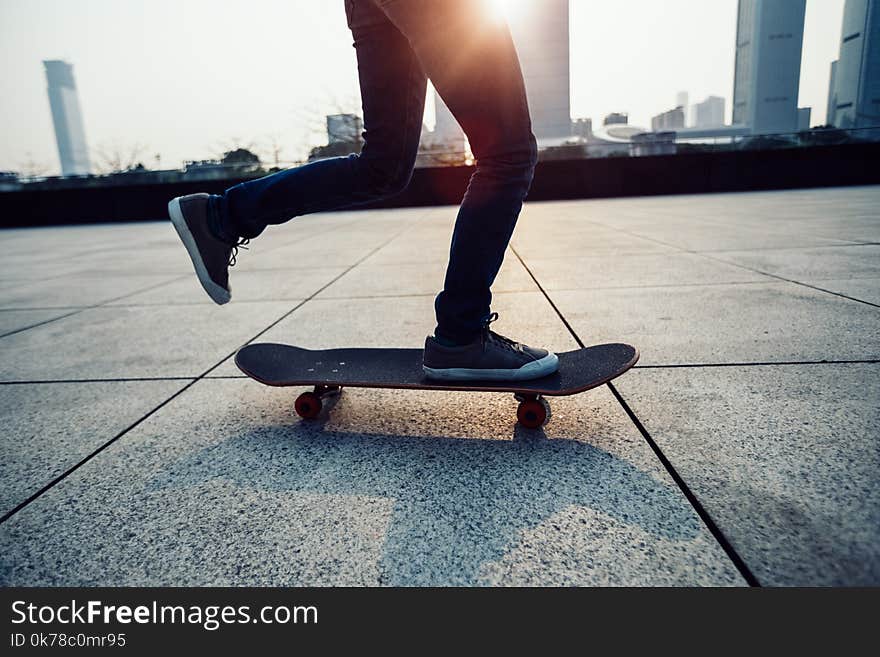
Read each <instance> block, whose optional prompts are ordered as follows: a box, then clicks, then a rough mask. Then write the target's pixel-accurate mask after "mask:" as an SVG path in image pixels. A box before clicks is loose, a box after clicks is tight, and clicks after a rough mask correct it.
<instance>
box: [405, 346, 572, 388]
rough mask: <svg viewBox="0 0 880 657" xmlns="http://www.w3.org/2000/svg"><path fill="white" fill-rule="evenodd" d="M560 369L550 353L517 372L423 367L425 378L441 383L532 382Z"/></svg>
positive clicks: (557, 359) (554, 357)
mask: <svg viewBox="0 0 880 657" xmlns="http://www.w3.org/2000/svg"><path fill="white" fill-rule="evenodd" d="M558 367H559V358H558V357H557V356H556V354H554V353H549V354H547V355H546V356H544V357H543V358H542V359H540V360H534V361H532V362H531V363H527V364H525V365H523V366H522V367H520V368H519V369H516V370H509V369H504V370H492V369H469V368H466V367H450V368H445V369H435V368H432V367H426V366H422V369H424V371H425V376H427V377H428V378H429V379H436V380H439V381H530V380H531V379H540V378H541V377H544V376H548V375H550V374H553V372H555V371H556V370H557V368H558Z"/></svg>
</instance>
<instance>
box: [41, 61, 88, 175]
mask: <svg viewBox="0 0 880 657" xmlns="http://www.w3.org/2000/svg"><path fill="white" fill-rule="evenodd" d="M43 67H44V68H45V70H46V82H47V83H48V89H47V90H48V92H49V106H50V107H51V109H52V123H53V124H54V126H55V141H56V143H57V144H58V159H59V160H61V175H63V176H81V175H85V174H88V173H89V172H90V171H91V168H92V166H91V163H90V162H89V149H88V145H87V144H86V131H85V128H84V127H83V119H82V111H81V110H80V107H79V95H78V94H77V91H76V82H75V81H74V78H73V66H72V65H70V64H68V63H67V62H64V61H59V60H49V61H44V62H43Z"/></svg>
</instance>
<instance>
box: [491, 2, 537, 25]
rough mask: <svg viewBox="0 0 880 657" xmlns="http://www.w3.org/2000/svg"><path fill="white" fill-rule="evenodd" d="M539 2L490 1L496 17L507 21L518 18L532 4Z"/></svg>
mask: <svg viewBox="0 0 880 657" xmlns="http://www.w3.org/2000/svg"><path fill="white" fill-rule="evenodd" d="M538 1H539V0H489V2H490V4H491V5H492V9H493V11H494V12H495V15H496V16H497V17H498V18H500V19H504V20H507V21H511V20H513V19H515V18H518V17H519V16H520V15H521V14H522V13H523V10H524V9H525V8H526V7H527V6H528V5H529V4H530V3H534V2H538Z"/></svg>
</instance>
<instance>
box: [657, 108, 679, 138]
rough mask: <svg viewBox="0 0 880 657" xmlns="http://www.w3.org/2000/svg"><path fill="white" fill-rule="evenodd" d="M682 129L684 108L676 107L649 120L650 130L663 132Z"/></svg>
mask: <svg viewBox="0 0 880 657" xmlns="http://www.w3.org/2000/svg"><path fill="white" fill-rule="evenodd" d="M683 127H684V107H681V106H678V107H676V108H675V109H671V110H669V111H668V112H663V113H662V114H658V115H657V116H655V117H654V118H652V119H651V130H652V131H654V132H664V131H667V130H678V129H679V128H683Z"/></svg>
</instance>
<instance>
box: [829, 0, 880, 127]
mask: <svg viewBox="0 0 880 657" xmlns="http://www.w3.org/2000/svg"><path fill="white" fill-rule="evenodd" d="M832 71H833V75H832V77H833V83H832V89H831V90H830V91H829V96H830V97H831V98H830V99H829V110H830V111H831V112H832V114H833V116H829V117H828V119H827V123H830V124H832V125H835V126H837V127H839V128H866V127H874V126H880V2H878V1H877V0H846V7H845V9H844V11H843V31H842V33H841V42H840V58H839V59H838V60H837V66H836V70H834V69H832ZM832 104H833V105H834V106H833V107H831V105H832Z"/></svg>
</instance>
